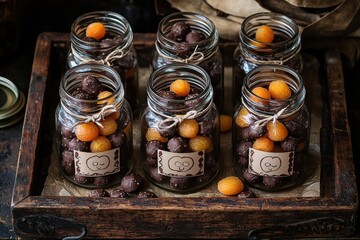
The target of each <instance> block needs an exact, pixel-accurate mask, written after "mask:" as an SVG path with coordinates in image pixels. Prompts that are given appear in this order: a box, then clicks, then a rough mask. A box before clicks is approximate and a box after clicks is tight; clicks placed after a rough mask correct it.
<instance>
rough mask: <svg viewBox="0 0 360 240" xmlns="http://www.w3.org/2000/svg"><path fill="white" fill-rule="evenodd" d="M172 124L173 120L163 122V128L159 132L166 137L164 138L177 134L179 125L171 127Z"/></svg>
mask: <svg viewBox="0 0 360 240" xmlns="http://www.w3.org/2000/svg"><path fill="white" fill-rule="evenodd" d="M171 124H172V123H171V122H165V123H162V124H161V126H162V128H161V129H159V133H160V135H161V136H162V137H164V138H172V137H174V136H175V133H176V130H177V127H176V126H172V127H170V125H171ZM164 127H165V128H164Z"/></svg>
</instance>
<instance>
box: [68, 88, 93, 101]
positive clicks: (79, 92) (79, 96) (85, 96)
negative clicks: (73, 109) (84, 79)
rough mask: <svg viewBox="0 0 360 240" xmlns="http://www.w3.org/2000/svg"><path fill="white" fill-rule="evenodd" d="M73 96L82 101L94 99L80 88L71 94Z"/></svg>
mask: <svg viewBox="0 0 360 240" xmlns="http://www.w3.org/2000/svg"><path fill="white" fill-rule="evenodd" d="M71 96H73V97H74V98H76V99H80V100H93V99H94V97H92V96H91V95H90V94H88V93H87V92H85V91H83V90H81V89H80V88H78V89H76V90H75V91H73V92H72V93H71Z"/></svg>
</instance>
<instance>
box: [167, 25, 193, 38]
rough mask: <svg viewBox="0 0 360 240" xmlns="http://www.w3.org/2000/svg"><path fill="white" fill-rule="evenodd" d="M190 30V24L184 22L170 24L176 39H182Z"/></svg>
mask: <svg viewBox="0 0 360 240" xmlns="http://www.w3.org/2000/svg"><path fill="white" fill-rule="evenodd" d="M190 31H191V28H190V26H189V25H188V24H186V23H185V22H176V23H174V24H173V25H172V26H171V32H172V34H174V36H175V38H177V39H178V41H179V40H180V41H182V39H184V38H185V37H186V35H187V34H188V33H189V32H190Z"/></svg>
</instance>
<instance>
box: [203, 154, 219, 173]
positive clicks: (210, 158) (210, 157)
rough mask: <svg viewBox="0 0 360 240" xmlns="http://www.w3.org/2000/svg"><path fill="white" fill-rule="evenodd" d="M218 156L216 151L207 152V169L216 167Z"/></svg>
mask: <svg viewBox="0 0 360 240" xmlns="http://www.w3.org/2000/svg"><path fill="white" fill-rule="evenodd" d="M217 162H218V160H217V157H216V154H215V153H214V152H210V153H206V154H205V171H207V170H212V169H215V168H216V166H217Z"/></svg>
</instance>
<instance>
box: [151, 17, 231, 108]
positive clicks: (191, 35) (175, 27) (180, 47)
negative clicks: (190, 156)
mask: <svg viewBox="0 0 360 240" xmlns="http://www.w3.org/2000/svg"><path fill="white" fill-rule="evenodd" d="M218 42H219V34H218V32H217V30H216V28H215V25H214V23H213V22H212V21H211V20H210V19H209V18H207V17H205V16H204V15H201V14H197V13H189V12H176V13H173V14H170V15H168V16H166V17H164V18H163V19H162V20H161V21H160V23H159V27H158V31H157V39H156V42H155V48H156V50H155V51H154V55H153V59H152V64H151V66H152V68H153V69H158V68H159V67H161V66H164V65H167V64H171V63H176V62H180V63H191V64H195V65H199V66H200V67H202V68H203V69H205V71H206V72H207V73H208V74H209V76H210V79H211V84H212V87H213V90H214V102H215V104H216V106H217V107H218V109H222V106H223V98H224V67H223V59H222V54H221V52H220V50H219V47H218Z"/></svg>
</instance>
